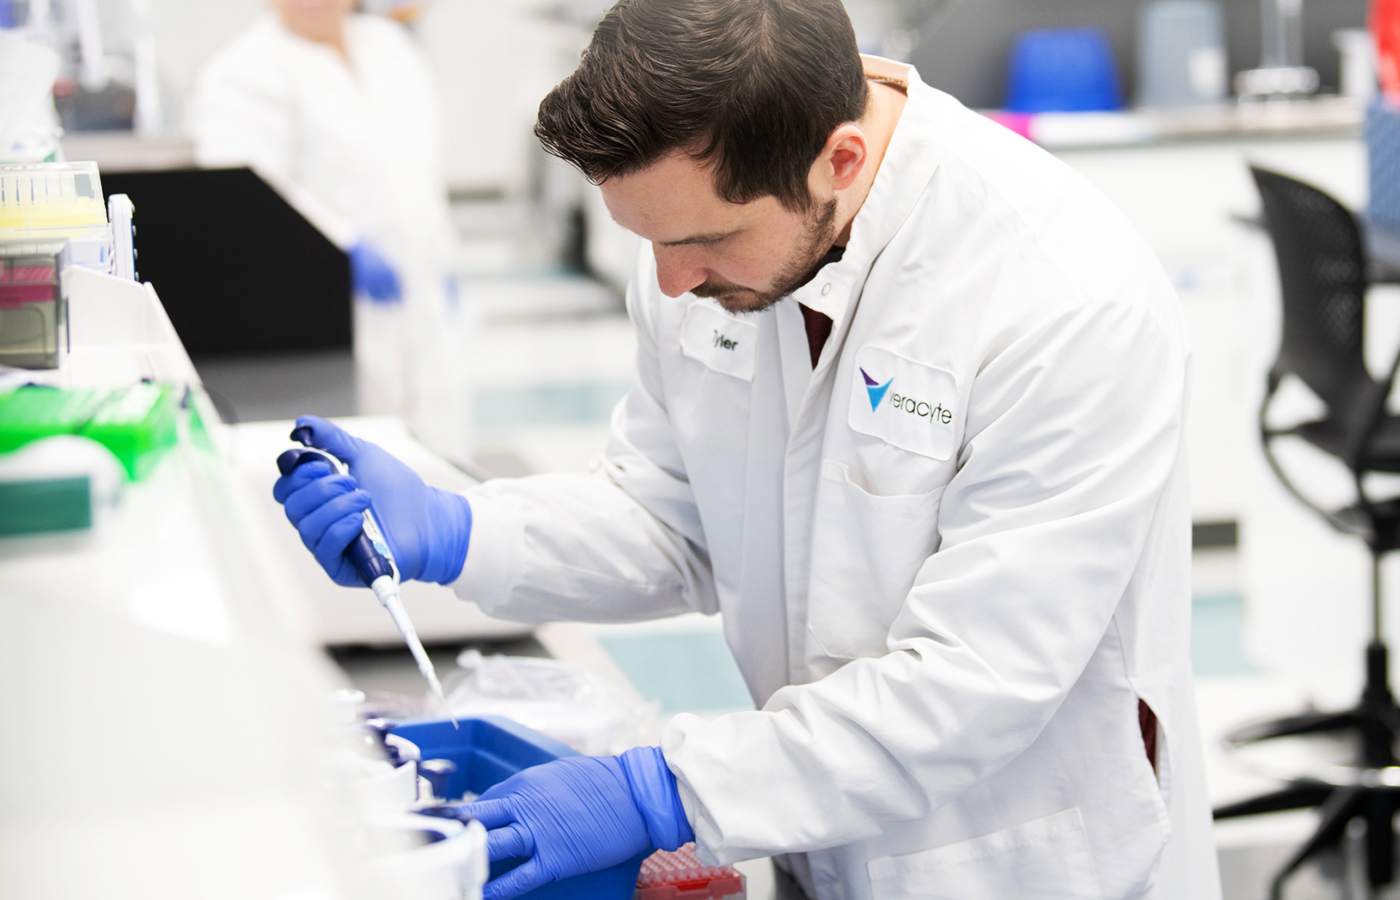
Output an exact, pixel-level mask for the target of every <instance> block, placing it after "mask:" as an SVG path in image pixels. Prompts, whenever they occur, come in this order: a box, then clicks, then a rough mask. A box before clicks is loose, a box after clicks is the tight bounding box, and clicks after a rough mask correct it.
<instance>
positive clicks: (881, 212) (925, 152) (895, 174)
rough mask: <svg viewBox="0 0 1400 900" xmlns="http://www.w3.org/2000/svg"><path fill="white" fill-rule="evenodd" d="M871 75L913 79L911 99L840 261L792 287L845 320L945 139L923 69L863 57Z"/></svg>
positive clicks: (806, 302)
mask: <svg viewBox="0 0 1400 900" xmlns="http://www.w3.org/2000/svg"><path fill="white" fill-rule="evenodd" d="M861 60H862V61H863V62H864V63H865V71H866V74H867V75H870V76H877V77H880V78H884V79H889V78H891V77H893V78H896V79H904V80H905V81H907V82H908V85H909V88H908V92H909V101H908V102H907V103H906V104H905V105H904V110H903V112H902V113H901V114H900V117H899V121H898V122H897V123H896V124H895V129H894V133H893V134H892V135H891V137H890V145H889V147H887V148H886V150H885V158H884V159H883V160H882V161H881V163H880V169H879V171H878V172H877V173H876V175H875V182H874V184H872V185H871V187H870V193H869V195H867V196H866V198H865V202H864V203H863V204H861V207H860V209H859V210H857V212H856V217H855V221H854V222H853V223H852V225H851V240H850V242H849V243H848V244H847V245H846V253H845V255H844V256H843V257H842V258H841V261H840V262H836V263H831V264H829V265H826V266H823V267H822V268H821V270H820V271H818V272H817V274H816V276H815V277H814V278H813V279H812V280H811V281H809V282H807V283H806V284H805V285H803V286H802V287H800V288H798V289H797V290H795V291H793V293H792V297H793V299H795V300H796V301H797V302H799V303H801V304H802V305H803V306H806V307H807V308H808V309H814V310H816V311H817V312H820V313H823V314H824V315H826V316H827V317H829V318H830V319H831V320H832V321H833V322H838V323H839V322H840V321H841V320H842V318H843V317H844V316H845V315H846V313H847V312H848V311H849V309H850V306H851V303H852V301H853V300H854V294H855V289H856V288H858V287H859V285H860V284H861V283H863V282H864V280H865V276H866V274H867V273H868V272H869V271H870V267H871V266H872V265H874V263H875V259H876V257H878V256H879V255H880V253H881V251H883V250H884V249H885V247H886V246H887V245H888V244H889V242H890V241H891V240H892V239H893V238H894V236H895V234H896V233H897V232H898V231H899V228H900V226H901V225H903V224H904V221H905V220H906V219H908V218H909V214H910V213H911V212H912V211H913V209H914V205H915V204H916V203H917V202H918V201H919V197H920V196H921V195H922V194H923V191H924V187H925V186H926V185H927V184H928V182H929V179H930V178H932V177H933V173H934V171H935V170H936V169H937V168H938V163H939V161H940V159H941V158H942V156H943V149H944V143H943V141H942V140H941V135H940V134H939V129H938V127H937V114H938V105H939V104H938V99H939V98H940V97H941V95H939V94H938V93H937V92H936V91H934V90H933V89H932V88H930V87H928V86H927V85H925V84H924V83H923V81H922V80H920V78H919V73H918V70H917V69H915V68H914V67H913V66H910V65H906V64H904V63H897V62H894V61H893V60H888V59H882V58H880V57H878V56H862V57H861Z"/></svg>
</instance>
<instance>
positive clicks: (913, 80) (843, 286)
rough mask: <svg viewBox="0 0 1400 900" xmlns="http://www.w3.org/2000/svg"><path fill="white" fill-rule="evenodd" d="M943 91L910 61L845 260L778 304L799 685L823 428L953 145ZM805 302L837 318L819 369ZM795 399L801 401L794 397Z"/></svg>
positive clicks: (791, 626)
mask: <svg viewBox="0 0 1400 900" xmlns="http://www.w3.org/2000/svg"><path fill="white" fill-rule="evenodd" d="M938 96H939V95H937V94H936V93H935V92H933V91H932V90H930V89H929V88H927V87H926V86H925V85H924V84H923V82H921V81H920V80H919V77H918V73H917V71H915V70H914V68H913V67H912V66H911V67H910V68H909V102H908V103H906V104H905V107H904V112H903V114H902V115H901V116H900V121H899V124H898V125H897V126H896V128H895V131H894V135H893V136H892V137H891V140H890V145H889V147H888V148H887V149H886V151H885V157H884V160H883V162H882V163H881V165H880V171H879V173H878V174H877V175H876V177H875V183H874V184H873V185H872V186H871V188H870V194H869V195H868V196H867V197H866V200H865V203H864V204H863V205H862V206H861V209H860V211H859V212H858V213H857V214H856V218H855V222H854V223H853V225H852V227H851V240H850V242H849V244H848V245H847V247H846V252H845V254H844V255H843V256H842V258H841V260H840V261H839V262H837V263H834V264H831V265H828V266H824V267H823V268H822V269H821V271H820V272H818V273H817V277H816V278H814V279H812V281H810V282H808V283H807V284H806V285H803V286H802V287H801V288H799V289H798V290H797V291H795V292H794V293H793V295H792V297H790V298H788V299H785V300H783V301H782V302H781V303H780V304H779V306H780V307H787V308H786V309H780V310H779V311H778V313H779V315H778V317H777V320H776V323H777V326H778V328H779V333H780V342H779V343H780V348H781V349H780V352H781V353H782V356H783V364H782V369H783V375H784V380H785V382H786V391H785V393H786V396H787V400H788V404H789V409H788V421H789V423H790V425H791V431H790V434H789V437H788V442H787V453H786V456H785V460H784V464H785V469H784V478H783V510H784V520H785V527H784V529H783V534H784V544H785V553H784V580H785V587H786V596H787V598H788V603H787V651H788V669H789V678H790V679H791V682H792V683H793V684H804V683H806V682H807V681H810V680H811V677H812V675H811V673H810V671H809V669H808V667H807V666H806V665H805V663H804V660H805V659H806V658H807V656H808V654H807V648H806V640H807V639H806V634H807V619H808V596H809V588H810V577H811V562H812V559H811V552H812V551H811V547H812V522H813V521H815V516H816V514H817V512H818V510H817V509H816V498H817V480H818V478H819V477H820V472H821V459H822V457H823V454H824V452H825V449H826V448H825V442H824V439H823V437H824V435H825V434H827V431H828V429H827V427H826V425H827V420H828V417H829V416H830V415H833V414H835V415H838V416H839V415H843V414H844V412H843V411H844V410H845V409H846V406H847V403H848V401H849V397H848V396H847V392H846V391H837V390H835V383H834V382H835V374H836V371H837V369H838V366H837V362H838V361H839V360H840V358H841V356H842V355H843V354H844V353H845V351H846V338H847V336H848V335H849V334H850V330H851V323H852V321H853V320H854V319H855V317H856V316H857V315H858V314H859V310H860V300H861V296H862V294H863V293H864V291H865V288H866V285H867V283H868V281H869V279H870V277H871V274H872V271H873V269H874V267H875V265H876V264H877V263H878V261H879V258H880V254H881V253H882V252H883V251H884V249H885V247H886V246H888V245H889V243H890V241H891V240H893V238H894V236H895V235H896V234H897V233H898V232H899V229H900V228H901V227H902V226H903V225H904V223H905V221H906V220H907V219H908V218H909V215H910V214H911V213H912V212H913V210H914V206H915V205H916V204H917V203H918V200H919V198H920V196H921V195H922V194H923V191H924V189H925V187H926V186H927V185H928V182H929V180H930V179H931V178H932V177H933V174H934V172H935V171H936V170H937V168H938V163H939V160H940V159H941V158H942V156H943V153H944V149H945V145H944V142H943V140H942V139H941V135H939V133H938V131H937V128H936V126H935V114H936V110H935V109H934V106H933V104H934V103H936V102H937V100H938ZM798 303H802V304H804V305H806V306H808V307H810V308H812V309H815V310H818V311H820V312H822V313H825V314H826V315H828V316H830V317H831V319H832V323H833V324H832V330H831V337H830V338H828V339H827V343H826V346H825V347H824V348H823V350H822V353H821V356H820V358H819V359H818V361H817V366H816V368H815V370H812V369H811V368H810V366H811V361H810V356H809V355H808V352H807V344H806V340H805V333H806V332H805V328H804V326H803V323H802V316H801V313H800V311H799V310H798V309H797V304H798ZM881 306H885V305H884V304H881ZM886 308H888V307H886ZM799 339H800V340H799ZM799 343H800V345H801V346H800V348H799V347H798V345H799ZM856 349H858V348H856ZM799 354H800V356H799ZM809 373H810V374H809ZM834 394H839V395H840V396H833V395H834ZM795 398H800V400H798V401H797V402H796V403H794V399H795ZM794 407H795V409H794ZM833 411H834V412H833Z"/></svg>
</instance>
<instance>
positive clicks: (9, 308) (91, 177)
mask: <svg viewBox="0 0 1400 900" xmlns="http://www.w3.org/2000/svg"><path fill="white" fill-rule="evenodd" d="M66 266H82V267H83V268H87V269H93V270H95V271H98V272H110V271H111V268H112V235H111V231H110V230H109V229H108V227H107V207H106V205H105V204H104V202H103V197H102V181H101V179H100V178H99V177H98V173H97V164H96V163H92V162H71V163H8V164H4V165H0V365H4V366H13V367H16V368H24V369H56V368H58V367H59V365H60V358H61V356H62V353H63V352H64V351H65V350H66V349H67V343H68V320H67V310H66V302H65V299H64V291H63V285H62V274H61V272H62V269H63V268H65V267H66Z"/></svg>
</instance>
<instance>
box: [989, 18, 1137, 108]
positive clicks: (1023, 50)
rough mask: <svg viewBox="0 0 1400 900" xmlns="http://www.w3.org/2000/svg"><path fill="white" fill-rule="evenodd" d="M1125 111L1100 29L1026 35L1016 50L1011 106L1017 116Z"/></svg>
mask: <svg viewBox="0 0 1400 900" xmlns="http://www.w3.org/2000/svg"><path fill="white" fill-rule="evenodd" d="M1122 107H1123V91H1122V88H1121V86H1120V83H1119V80H1118V65H1117V63H1116V62H1115V61H1114V58H1113V46H1112V45H1111V44H1109V42H1108V35H1107V34H1105V33H1104V32H1103V31H1101V30H1100V29H1097V28H1043V29H1038V30H1036V31H1027V32H1024V33H1022V34H1021V35H1020V36H1019V37H1018V38H1016V43H1015V44H1014V45H1013V46H1012V48H1011V67H1010V71H1009V72H1008V75H1007V82H1006V108H1007V109H1008V110H1010V111H1012V112H1023V113H1036V112H1089V111H1094V110H1113V109H1121V108H1122Z"/></svg>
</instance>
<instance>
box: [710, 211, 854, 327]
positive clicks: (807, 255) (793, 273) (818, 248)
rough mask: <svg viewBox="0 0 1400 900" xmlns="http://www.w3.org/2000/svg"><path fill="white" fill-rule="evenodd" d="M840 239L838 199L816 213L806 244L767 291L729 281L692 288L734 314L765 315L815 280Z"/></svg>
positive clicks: (811, 218) (806, 233)
mask: <svg viewBox="0 0 1400 900" xmlns="http://www.w3.org/2000/svg"><path fill="white" fill-rule="evenodd" d="M835 239H836V200H835V199H832V200H829V201H827V202H826V204H825V205H823V206H822V207H821V208H820V209H814V210H812V212H811V214H810V215H809V216H808V217H807V227H806V230H805V231H804V233H803V235H802V241H801V243H800V244H799V245H798V247H797V249H796V250H794V251H793V252H792V253H791V254H790V255H789V256H788V258H787V260H786V261H785V262H784V263H783V264H782V265H781V266H780V267H779V268H778V274H776V275H774V276H773V283H772V285H771V286H769V287H768V288H767V289H766V290H758V289H757V288H748V287H743V286H741V285H737V284H730V283H729V282H725V281H711V280H707V281H705V283H704V284H701V285H699V286H698V287H695V288H692V289H691V291H690V292H691V293H692V294H694V295H695V296H697V297H708V298H710V299H712V300H715V301H717V302H718V303H719V305H720V306H722V307H724V308H725V309H727V310H729V311H730V312H732V313H756V312H762V311H763V310H765V309H767V308H768V307H770V306H772V305H773V304H774V303H777V302H778V301H779V300H781V299H783V298H784V297H786V296H787V295H788V294H791V293H792V292H793V291H795V290H797V289H798V288H800V287H802V285H804V284H806V283H807V282H809V281H811V280H812V276H813V275H815V274H817V264H818V263H820V262H821V260H822V257H824V256H826V254H827V251H829V250H830V249H831V242H832V241H833V240H835Z"/></svg>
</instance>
